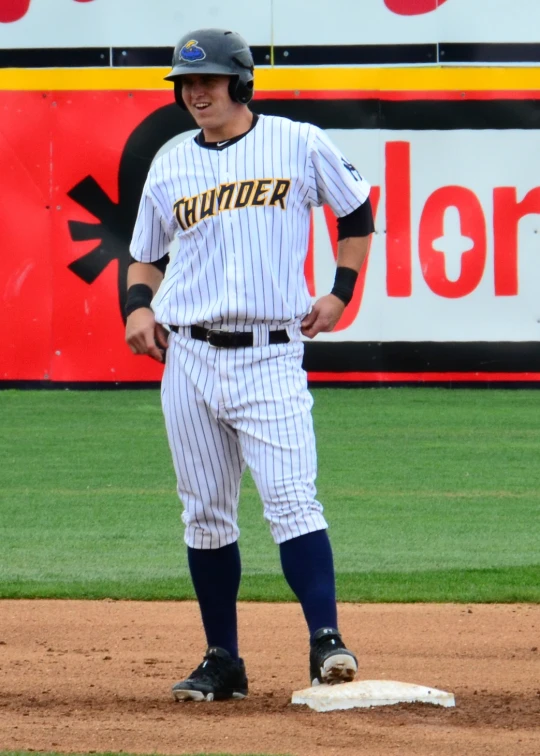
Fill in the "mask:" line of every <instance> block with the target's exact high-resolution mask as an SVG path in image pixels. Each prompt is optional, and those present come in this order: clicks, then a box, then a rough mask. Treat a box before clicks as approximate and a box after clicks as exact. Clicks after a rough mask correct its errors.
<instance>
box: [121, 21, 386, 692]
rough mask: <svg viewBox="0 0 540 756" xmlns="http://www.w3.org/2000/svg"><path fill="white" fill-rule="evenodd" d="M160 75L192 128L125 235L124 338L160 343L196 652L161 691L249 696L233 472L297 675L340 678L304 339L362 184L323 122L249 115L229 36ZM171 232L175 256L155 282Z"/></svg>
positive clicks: (355, 255) (247, 61)
mask: <svg viewBox="0 0 540 756" xmlns="http://www.w3.org/2000/svg"><path fill="white" fill-rule="evenodd" d="M167 79H169V80H171V81H173V82H174V89H175V96H176V101H177V103H178V104H179V105H180V107H182V108H185V109H187V110H188V111H189V113H190V114H191V115H192V116H193V118H194V119H195V122H196V123H197V125H198V126H199V127H200V129H201V131H200V132H199V133H198V134H197V135H196V136H195V137H194V138H192V139H188V140H186V141H184V142H182V143H181V144H179V145H178V146H177V147H175V148H174V149H172V150H171V151H170V152H168V153H167V154H165V155H163V156H162V157H160V158H159V159H158V160H156V161H155V163H154V164H153V166H152V168H151V169H150V173H149V175H148V179H147V181H146V184H145V187H144V189H143V194H142V198H141V203H140V208H139V214H138V218H137V222H136V225H135V230H134V233H133V241H132V244H131V254H132V256H133V259H134V262H133V264H132V265H131V266H130V268H129V273H128V287H129V288H128V298H127V305H126V315H127V324H126V341H127V343H128V344H129V346H130V348H131V350H132V351H133V352H134V353H135V354H147V355H149V356H151V357H153V358H154V359H157V360H159V361H162V360H163V359H164V357H163V355H164V354H165V350H167V352H166V353H167V360H166V365H165V371H164V375H163V383H162V403H163V412H164V416H165V424H166V428H167V435H168V439H169V445H170V448H171V453H172V457H173V462H174V467H175V471H176V476H177V481H178V494H179V496H180V499H181V500H182V503H183V506H184V513H183V521H184V524H185V541H186V544H187V549H188V563H189V569H190V572H191V577H192V580H193V584H194V587H195V592H196V594H197V599H198V601H199V605H200V610H201V616H202V622H203V625H204V630H205V634H206V641H207V646H208V648H207V652H206V655H205V657H204V660H203V662H202V663H201V664H200V665H199V667H197V669H196V670H195V671H194V672H192V673H191V675H189V677H187V678H186V679H185V680H183V681H181V682H179V683H177V684H176V685H174V687H173V695H174V696H175V698H176V699H178V700H184V699H193V700H206V701H210V700H213V699H225V698H243V697H244V696H246V695H247V692H248V682H247V677H246V672H245V668H244V663H243V661H242V659H241V658H240V657H239V653H238V635H237V616H236V601H237V595H238V588H239V584H240V573H241V567H240V553H239V549H238V537H239V530H238V525H237V508H238V497H239V489H240V478H241V476H242V472H243V471H244V469H245V467H246V466H248V467H249V468H250V470H251V472H252V475H253V478H254V480H255V483H256V485H257V488H258V491H259V493H260V496H261V499H262V501H263V505H264V515H265V518H266V519H267V520H268V522H269V523H270V528H271V532H272V535H273V537H274V540H275V542H276V543H277V544H278V545H279V551H280V557H281V564H282V567H283V572H284V575H285V578H286V580H287V582H288V583H289V585H290V587H291V588H292V590H293V591H294V593H295V594H296V596H297V597H298V600H299V602H300V604H301V606H302V609H303V612H304V616H305V619H306V622H307V625H308V629H309V638H310V680H311V681H312V683H314V684H316V683H322V682H324V683H340V682H345V681H350V680H352V679H353V678H354V676H355V674H356V672H357V669H358V664H357V660H356V658H355V656H354V654H353V653H352V652H351V651H349V650H348V649H347V648H346V647H345V644H344V643H343V640H342V638H341V635H340V633H339V631H338V621H337V608H336V595H335V583H334V567H333V558H332V550H331V547H330V542H329V539H328V536H327V532H326V529H327V523H326V521H325V519H324V517H323V514H322V506H321V504H320V503H319V502H318V501H317V500H316V498H315V496H316V491H315V477H316V450H315V438H314V432H313V424H312V418H311V407H312V403H313V400H312V398H311V395H310V393H309V392H308V389H307V380H306V374H305V372H304V371H303V369H302V357H303V351H304V350H303V343H302V338H301V337H302V335H304V336H306V337H308V338H313V337H314V336H316V335H317V334H318V333H320V332H321V331H331V330H332V329H333V328H334V327H335V325H336V324H337V322H338V321H339V319H340V317H341V315H342V314H343V310H344V308H345V307H346V305H347V304H348V302H349V301H350V299H351V297H352V295H353V290H354V285H355V282H356V278H357V276H358V271H359V270H360V268H361V267H362V264H363V263H364V260H365V258H366V255H367V250H368V240H369V235H370V234H371V233H372V232H373V219H372V213H371V207H370V202H369V198H368V195H369V190H370V186H369V184H368V182H367V181H366V180H365V179H364V178H362V176H361V175H360V174H359V173H358V171H357V170H356V169H355V168H354V166H353V165H351V163H350V162H349V161H347V160H346V159H345V158H344V157H343V155H342V154H341V153H340V152H339V150H338V149H337V148H336V147H335V146H334V145H333V144H332V143H331V142H330V140H329V139H328V137H327V136H326V135H325V133H324V132H323V131H321V129H319V128H317V127H316V126H313V125H312V124H309V123H297V122H294V121H291V120H288V119H286V118H279V117H275V116H264V115H261V116H257V115H255V114H254V113H252V112H251V111H250V109H249V108H248V103H249V101H250V100H251V98H252V95H253V58H252V55H251V51H250V49H249V47H248V45H247V43H246V42H245V41H244V40H243V39H242V37H240V36H239V35H238V34H236V33H234V32H231V31H227V30H221V29H200V30H198V31H194V32H190V33H189V34H187V35H185V36H184V37H183V38H182V39H181V40H180V42H179V43H178V44H177V46H176V48H175V52H174V57H173V66H172V71H171V73H170V74H169V75H168V76H167ZM323 204H328V205H330V207H331V208H332V210H333V211H334V213H335V214H336V215H337V216H338V238H339V246H338V260H337V271H336V277H335V281H334V285H333V288H332V290H331V292H330V293H329V294H327V295H326V296H323V297H321V298H320V299H319V300H318V301H316V302H315V304H314V305H313V306H312V304H311V298H310V296H309V292H308V289H307V286H306V281H305V278H304V273H303V269H304V260H305V257H306V253H307V246H308V236H309V224H310V213H311V208H313V207H319V206H321V205H323ZM174 237H178V239H179V244H180V246H179V252H178V253H177V255H176V256H175V258H174V260H173V261H172V262H171V266H170V270H168V271H167V278H166V280H165V281H164V282H163V272H164V270H165V266H166V264H167V261H168V255H167V250H168V246H169V244H170V242H171V240H172V239H173V238H174ZM162 282H163V283H162ZM161 284H162V285H161ZM158 289H159V291H158ZM154 297H155V301H154V302H153V305H152V307H151V303H152V300H153V298H154ZM164 326H168V329H169V330H170V333H169V334H168V333H167V330H166V329H165V327H164Z"/></svg>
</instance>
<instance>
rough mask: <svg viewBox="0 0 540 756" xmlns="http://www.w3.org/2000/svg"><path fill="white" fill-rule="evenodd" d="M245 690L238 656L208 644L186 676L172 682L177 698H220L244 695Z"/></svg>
mask: <svg viewBox="0 0 540 756" xmlns="http://www.w3.org/2000/svg"><path fill="white" fill-rule="evenodd" d="M247 693H248V681H247V677H246V669H245V667H244V662H243V660H242V659H238V661H236V659H233V658H232V656H231V655H230V654H229V652H228V651H225V649H224V648H218V647H217V646H212V647H211V648H209V649H208V650H207V652H206V654H205V656H204V661H203V662H202V663H201V664H199V666H198V667H197V669H196V670H194V671H193V672H192V673H191V674H190V676H189V677H188V678H186V679H185V680H182V681H181V682H178V683H176V685H173V689H172V694H173V696H174V697H175V699H176V700H177V701H224V700H225V699H227V698H245V697H246V696H247Z"/></svg>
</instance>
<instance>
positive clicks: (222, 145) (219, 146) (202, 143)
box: [195, 113, 259, 150]
mask: <svg viewBox="0 0 540 756" xmlns="http://www.w3.org/2000/svg"><path fill="white" fill-rule="evenodd" d="M258 120H259V116H258V115H257V113H253V121H252V122H251V126H250V127H249V129H248V130H247V131H244V133H243V134H238V136H235V137H232V139H224V140H223V141H222V142H207V141H206V139H205V138H204V132H203V131H199V133H198V134H197V136H196V137H195V141H196V142H197V144H198V145H199V147H204V149H205V150H225V149H227V147H230V146H231V144H236V143H237V142H239V141H240V139H243V138H244V137H245V136H246V134H249V132H250V131H252V130H253V129H254V128H255V126H256V124H257V121H258Z"/></svg>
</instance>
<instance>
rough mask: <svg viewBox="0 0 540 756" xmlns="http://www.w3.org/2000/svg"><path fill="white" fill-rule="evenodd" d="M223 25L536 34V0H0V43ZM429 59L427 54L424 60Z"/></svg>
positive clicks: (368, 38)
mask: <svg viewBox="0 0 540 756" xmlns="http://www.w3.org/2000/svg"><path fill="white" fill-rule="evenodd" d="M210 26H212V27H220V28H222V27H225V28H230V29H233V30H235V31H238V32H240V33H241V34H242V35H243V36H244V37H245V38H246V39H247V40H248V42H249V43H250V44H251V45H270V44H271V43H272V42H273V43H274V44H276V45H381V44H400V45H407V44H415V43H435V42H537V41H538V29H539V28H540V4H539V3H538V2H537V0H357V1H356V2H351V0H310V2H308V1H307V0H258V1H257V2H253V1H251V2H248V0H229V2H226V3H223V2H218V0H210V1H209V2H200V3H190V4H186V3H184V2H180V0H151V1H150V0H0V48H29V47H30V48H41V47H120V46H126V47H129V46H134V47H141V46H149V47H156V46H172V45H174V44H175V43H176V41H177V39H178V38H179V37H181V36H182V35H183V34H185V33H187V32H188V31H190V30H192V29H197V28H201V27H210ZM434 62H435V61H434Z"/></svg>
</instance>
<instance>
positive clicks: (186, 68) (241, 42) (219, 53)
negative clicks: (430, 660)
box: [165, 29, 254, 109]
mask: <svg viewBox="0 0 540 756" xmlns="http://www.w3.org/2000/svg"><path fill="white" fill-rule="evenodd" d="M253 67H254V64H253V56H252V54H251V50H250V49H249V45H248V43H247V42H246V41H245V39H243V37H241V36H240V35H239V34H237V33H236V32H232V31H227V30H226V29H198V30H197V31H192V32H189V34H186V35H184V36H183V37H182V39H181V40H180V41H179V42H178V44H177V45H176V47H175V48H174V54H173V59H172V70H171V72H170V73H169V74H168V75H167V76H166V77H165V78H166V79H167V80H168V81H173V82H174V96H175V98H176V102H177V103H178V105H180V107H182V108H184V109H185V107H186V106H185V104H184V101H183V99H182V78H181V77H182V76H185V74H193V73H195V74H221V75H225V76H230V77H231V82H230V84H229V94H230V96H231V99H232V100H233V101H234V102H241V103H243V104H247V103H248V102H249V101H250V100H251V98H252V97H253Z"/></svg>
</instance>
